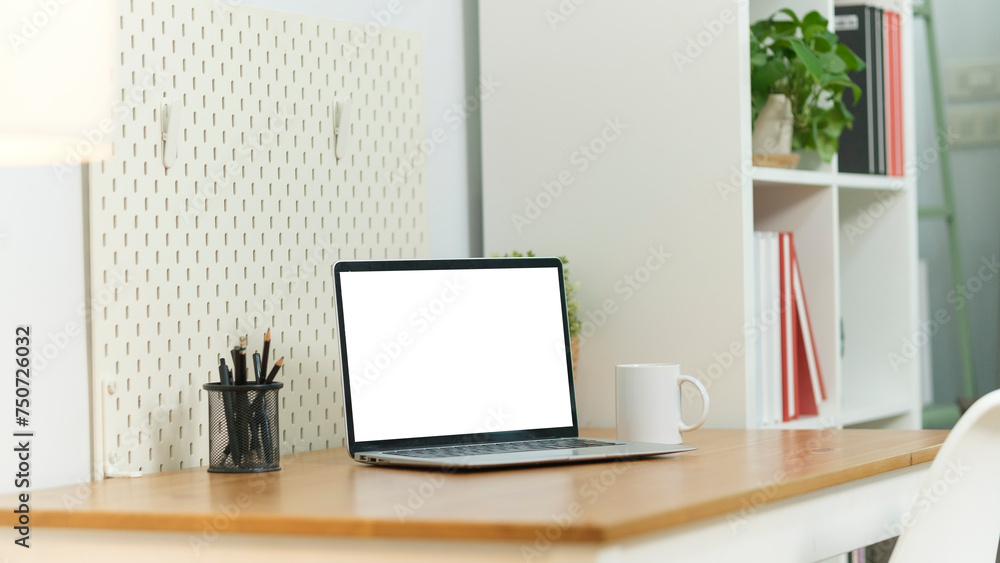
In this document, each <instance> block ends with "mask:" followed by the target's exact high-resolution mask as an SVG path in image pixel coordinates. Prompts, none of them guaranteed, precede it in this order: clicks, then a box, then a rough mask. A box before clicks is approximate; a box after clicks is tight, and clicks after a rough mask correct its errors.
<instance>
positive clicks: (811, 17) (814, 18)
mask: <svg viewBox="0 0 1000 563" xmlns="http://www.w3.org/2000/svg"><path fill="white" fill-rule="evenodd" d="M782 11H784V10H782ZM789 11H790V10H789ZM793 17H794V14H793ZM829 23H830V22H829V21H827V19H826V18H824V17H823V14H820V13H819V12H817V11H816V10H813V11H811V12H809V13H808V14H806V15H805V17H803V18H802V27H809V26H815V25H818V26H820V27H822V28H823V29H826V26H827V24H829Z"/></svg>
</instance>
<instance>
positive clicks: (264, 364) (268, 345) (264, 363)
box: [260, 329, 271, 377]
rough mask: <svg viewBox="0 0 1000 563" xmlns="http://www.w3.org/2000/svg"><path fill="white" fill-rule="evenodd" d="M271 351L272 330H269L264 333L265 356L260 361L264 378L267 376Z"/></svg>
mask: <svg viewBox="0 0 1000 563" xmlns="http://www.w3.org/2000/svg"><path fill="white" fill-rule="evenodd" d="M270 351H271V329H267V332H265V333H264V355H263V356H262V357H261V361H260V376H261V377H264V376H265V375H266V374H267V355H268V353H269V352H270Z"/></svg>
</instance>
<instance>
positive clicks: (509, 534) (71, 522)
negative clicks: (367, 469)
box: [0, 444, 941, 543]
mask: <svg viewBox="0 0 1000 563" xmlns="http://www.w3.org/2000/svg"><path fill="white" fill-rule="evenodd" d="M940 448H941V444H935V445H930V446H925V447H922V448H920V449H917V450H914V451H912V452H908V453H905V454H899V455H895V456H892V457H889V458H883V459H880V460H878V461H873V462H868V463H863V464H859V465H856V466H854V467H852V468H851V469H850V470H847V471H837V472H832V473H828V474H814V475H810V476H807V477H801V478H790V479H788V480H787V481H785V482H784V483H779V484H780V486H779V487H777V489H776V491H775V492H774V493H773V494H769V495H766V497H765V498H764V499H763V500H762V501H761V502H757V503H756V504H755V505H756V506H762V505H765V504H770V503H773V502H776V501H780V500H784V499H787V498H792V497H795V496H797V495H801V494H805V493H810V492H814V491H819V490H822V489H824V488H828V487H833V486H837V485H841V484H844V483H849V482H852V481H855V480H858V479H863V478H866V477H871V476H874V475H879V474H882V473H885V472H888V471H893V470H896V469H903V468H906V467H910V466H913V465H919V464H922V463H927V462H930V461H932V460H933V459H934V457H935V456H936V455H937V452H938V451H939V450H940ZM748 494H749V493H748V492H744V493H742V494H738V495H730V496H725V497H719V498H717V499H712V500H711V501H708V502H704V503H700V504H692V505H687V506H685V507H683V508H681V509H674V510H670V511H666V512H662V513H658V514H654V515H650V516H645V517H639V518H636V519H632V520H627V521H624V522H621V523H618V524H612V525H603V526H601V525H596V524H589V523H586V522H584V523H576V524H574V525H573V526H570V527H568V528H565V529H563V530H562V531H561V533H560V535H559V537H558V538H556V539H555V540H554V541H557V542H590V543H595V542H596V543H601V542H609V541H616V540H621V539H624V538H629V537H633V536H638V535H641V534H645V533H651V532H655V531H658V530H663V529H667V528H671V527H675V526H679V525H683V524H689V523H693V522H698V521H703V520H707V519H710V518H715V517H720V516H725V515H727V514H731V513H734V512H737V511H739V510H740V509H741V508H742V507H743V504H744V501H745V500H747V496H748ZM4 513H5V517H3V518H0V520H2V521H3V523H4V524H6V525H12V526H16V525H17V522H16V516H17V515H16V514H13V513H12V512H10V511H7V510H5V511H4ZM220 518H221V519H223V520H225V522H221V523H220V522H218V520H219V519H220ZM31 525H32V526H40V527H55V528H76V529H104V530H133V531H168V532H191V533H193V534H199V535H200V534H201V533H202V532H204V531H205V530H214V531H222V532H225V533H252V534H277V535H300V536H325V537H345V538H368V539H371V538H387V539H389V538H397V539H418V538H423V539H442V540H444V539H447V540H481V541H482V540H485V541H534V540H535V539H537V533H538V531H539V530H540V529H542V526H541V525H539V524H538V523H530V524H528V523H524V524H510V523H499V522H497V523H490V522H469V521H452V522H449V521H444V520H438V521H434V522H423V521H418V520H414V521H394V520H387V519H364V518H343V517H296V516H281V517H280V518H276V517H274V516H270V515H261V514H239V515H237V516H232V517H229V516H226V515H224V514H222V513H218V512H209V513H176V514H149V513H135V512H131V513H130V512H102V513H98V514H93V513H90V512H87V511H85V510H80V511H73V510H69V509H67V510H52V509H44V508H39V509H34V508H33V509H32V510H31Z"/></svg>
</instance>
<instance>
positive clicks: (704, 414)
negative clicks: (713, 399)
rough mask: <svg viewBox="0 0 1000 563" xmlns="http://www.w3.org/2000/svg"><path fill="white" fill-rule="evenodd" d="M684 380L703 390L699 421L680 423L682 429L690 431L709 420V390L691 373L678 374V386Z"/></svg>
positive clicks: (682, 430)
mask: <svg viewBox="0 0 1000 563" xmlns="http://www.w3.org/2000/svg"><path fill="white" fill-rule="evenodd" d="M684 382H687V383H690V384H692V385H694V386H695V387H697V388H698V391H701V401H702V406H701V417H700V418H699V419H698V422H695V423H694V424H686V423H685V422H684V421H683V420H681V421H680V425H679V428H680V431H681V432H688V431H691V430H695V429H697V428H699V427H700V426H701V425H702V424H705V421H706V420H708V390H707V389H705V386H704V385H702V384H701V381H698V380H697V379H695V378H693V377H691V376H690V375H679V376H677V385H678V386H680V385H681V384H682V383H684Z"/></svg>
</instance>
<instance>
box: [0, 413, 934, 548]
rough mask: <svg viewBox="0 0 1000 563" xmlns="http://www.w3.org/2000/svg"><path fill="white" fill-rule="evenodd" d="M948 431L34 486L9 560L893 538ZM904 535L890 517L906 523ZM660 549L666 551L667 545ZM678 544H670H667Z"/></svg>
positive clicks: (785, 435)
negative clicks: (575, 458)
mask: <svg viewBox="0 0 1000 563" xmlns="http://www.w3.org/2000/svg"><path fill="white" fill-rule="evenodd" d="M946 434H947V433H946V432H945V431H905V430H819V431H809V430H798V431H791V430H789V431H779V430H704V429H703V430H699V431H697V432H694V433H691V434H688V435H687V436H686V440H687V442H688V443H690V444H692V445H696V446H699V448H700V449H699V450H697V451H694V452H687V453H683V454H675V455H672V456H667V457H664V458H658V459H651V460H644V461H633V462H618V463H597V464H587V465H569V466H557V467H542V468H533V469H518V470H508V471H498V472H487V473H471V474H456V473H441V472H428V471H414V470H402V469H387V468H377V467H368V466H363V465H360V464H358V463H355V462H353V461H351V460H350V459H349V458H348V457H347V454H346V452H345V450H344V449H343V448H338V449H332V450H324V451H316V452H308V453H300V454H295V455H287V456H282V458H281V465H282V470H281V471H278V472H274V473H265V474H254V475H222V474H209V473H207V472H206V471H205V469H204V468H195V469H185V470H181V471H171V472H165V473H159V474H151V475H147V476H143V477H140V478H135V479H127V478H126V479H112V480H107V481H101V482H95V483H91V484H81V485H80V486H76V487H61V488H55V489H48V490H40V491H32V492H31V502H30V515H31V539H30V543H31V545H32V548H31V549H30V550H22V549H21V548H16V546H15V548H16V549H17V551H15V552H11V551H10V550H9V549H8V546H12V545H13V543H12V542H13V539H14V538H15V534H14V532H13V531H12V530H11V528H10V527H9V526H12V525H15V524H14V520H13V518H12V516H14V515H13V513H12V512H11V510H10V507H12V506H14V505H15V501H14V499H13V497H12V496H10V495H8V496H5V497H3V498H0V506H2V507H4V508H3V509H2V514H3V522H4V524H6V526H5V527H4V529H6V530H7V532H5V535H6V539H3V545H4V548H3V549H2V550H0V552H2V553H13V554H15V555H16V558H15V559H14V560H15V561H19V562H20V561H33V560H38V561H54V560H70V559H73V560H80V557H81V556H83V557H93V558H94V560H98V561H104V560H110V559H109V558H110V557H112V556H113V557H115V558H117V559H119V560H126V559H124V558H125V557H128V558H130V559H128V560H133V561H143V562H146V561H171V562H174V563H176V562H177V561H188V560H192V559H193V560H199V559H202V558H203V559H205V560H211V561H223V560H230V559H232V560H237V559H238V560H240V561H268V562H273V561H276V560H278V558H280V559H281V560H288V558H289V557H290V556H294V557H295V560H303V561H312V560H323V561H330V560H344V561H384V560H393V561H401V560H415V561H456V562H458V561H469V560H473V559H474V560H485V561H522V562H523V561H536V560H537V561H613V562H617V561H623V562H624V561H645V560H647V558H656V557H661V559H659V560H664V559H662V555H663V554H667V553H669V554H670V555H671V557H672V560H678V561H691V560H705V561H735V560H745V561H752V560H757V559H760V558H762V557H764V556H766V557H767V558H768V559H767V560H769V561H796V562H799V561H810V560H816V559H820V558H824V557H828V556H831V555H834V554H836V553H841V552H846V551H848V550H850V549H854V548H857V547H860V546H862V545H865V544H867V543H873V542H875V541H877V540H879V539H884V538H885V537H890V535H891V534H892V528H893V526H894V524H895V523H896V522H898V521H899V519H900V517H901V515H902V514H903V513H904V512H905V511H906V510H907V509H908V508H909V506H910V503H911V502H912V500H913V496H914V495H915V494H916V493H917V491H918V489H919V486H920V480H921V478H922V475H923V473H924V472H925V471H926V469H927V467H928V466H929V464H928V463H927V462H928V461H930V460H931V459H932V458H933V457H934V455H935V454H936V453H937V451H938V449H939V447H940V444H941V443H942V442H943V441H944V438H945V436H946ZM896 533H898V530H897V531H896ZM657 554H659V555H657ZM674 558H676V559H674Z"/></svg>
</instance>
